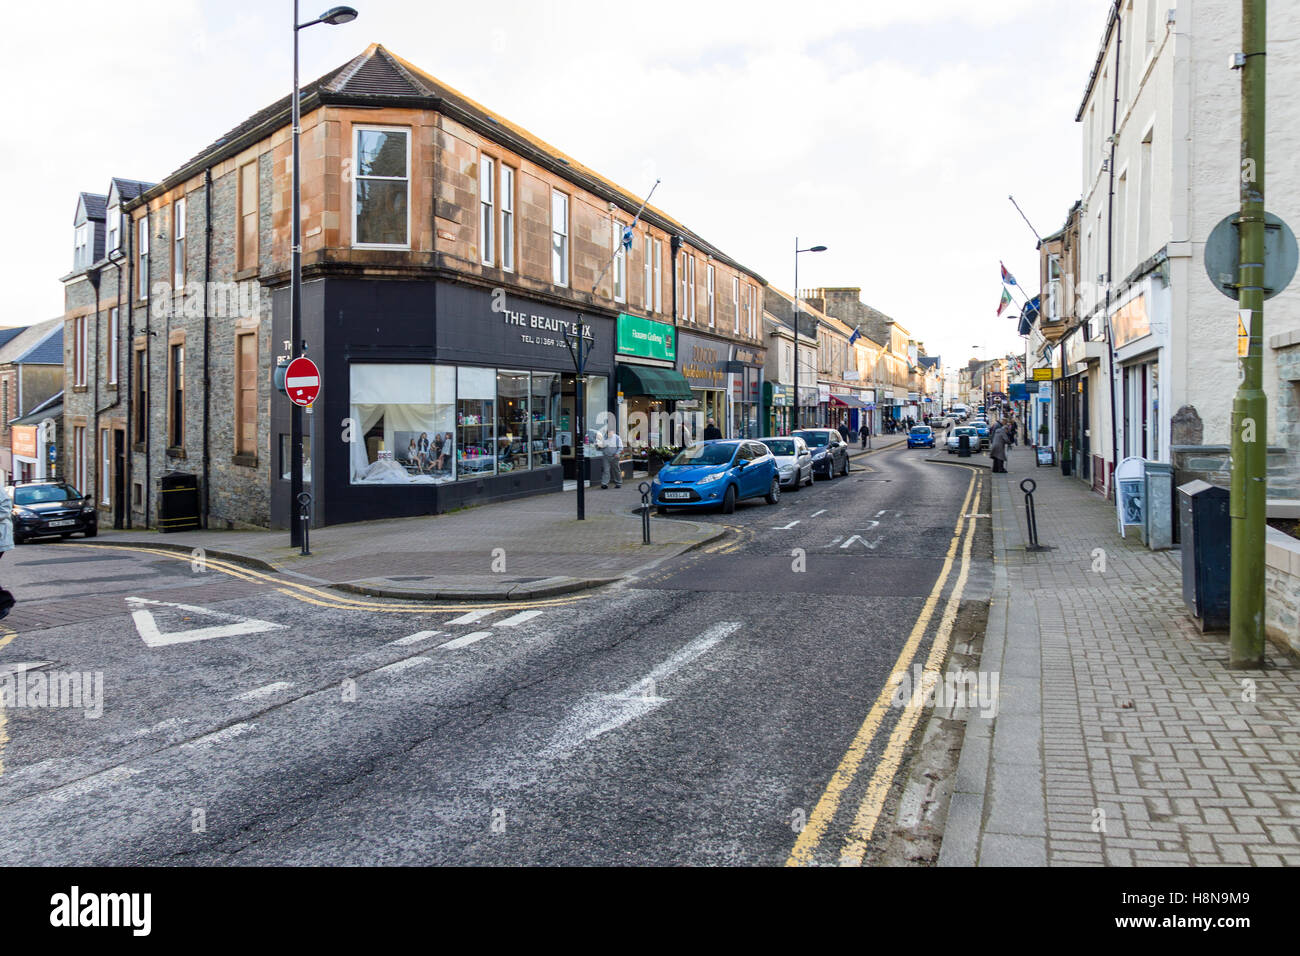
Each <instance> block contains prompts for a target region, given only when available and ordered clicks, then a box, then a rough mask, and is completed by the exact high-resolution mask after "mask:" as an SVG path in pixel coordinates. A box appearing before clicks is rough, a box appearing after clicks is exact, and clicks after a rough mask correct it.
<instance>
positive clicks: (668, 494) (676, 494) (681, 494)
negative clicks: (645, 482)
mask: <svg viewBox="0 0 1300 956" xmlns="http://www.w3.org/2000/svg"><path fill="white" fill-rule="evenodd" d="M690 496H691V493H690V492H689V491H665V492H664V493H663V494H662V495H661V497H663V498H675V499H676V498H689V497H690Z"/></svg>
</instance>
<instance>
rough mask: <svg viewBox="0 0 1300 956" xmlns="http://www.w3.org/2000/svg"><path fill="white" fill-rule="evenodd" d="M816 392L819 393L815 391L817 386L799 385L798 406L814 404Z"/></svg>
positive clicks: (815, 402)
mask: <svg viewBox="0 0 1300 956" xmlns="http://www.w3.org/2000/svg"><path fill="white" fill-rule="evenodd" d="M818 394H819V393H818V391H817V387H816V386H814V385H808V386H800V387H799V405H800V407H804V408H806V407H808V406H809V405H816V404H817V396H818Z"/></svg>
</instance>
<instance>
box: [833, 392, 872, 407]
mask: <svg viewBox="0 0 1300 956" xmlns="http://www.w3.org/2000/svg"><path fill="white" fill-rule="evenodd" d="M831 404H832V405H835V406H836V407H838V408H866V407H867V403H866V402H864V401H863V400H862V399H860V398H858V397H857V396H856V395H836V394H834V393H831Z"/></svg>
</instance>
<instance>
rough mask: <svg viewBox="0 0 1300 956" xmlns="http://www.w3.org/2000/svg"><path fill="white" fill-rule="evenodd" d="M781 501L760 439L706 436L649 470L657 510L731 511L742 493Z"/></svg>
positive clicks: (773, 470) (772, 461) (773, 463)
mask: <svg viewBox="0 0 1300 956" xmlns="http://www.w3.org/2000/svg"><path fill="white" fill-rule="evenodd" d="M760 497H766V498H767V503H768V504H770V505H774V504H776V503H777V502H778V501H780V500H781V479H780V475H779V473H778V472H777V468H776V457H775V456H774V455H773V454H772V453H771V452H770V451H769V450H768V448H767V446H766V445H764V444H763V443H762V442H758V441H749V440H738V439H731V440H728V441H706V442H701V443H699V444H698V445H691V446H690V447H689V448H684V449H682V450H681V451H680V452H678V453H677V456H676V457H675V458H673V460H672V461H670V462H669V463H668V464H666V465H664V466H663V468H661V469H660V470H659V474H657V475H655V478H654V482H653V483H652V484H651V486H650V498H651V500H652V501H653V502H654V504H655V507H656V508H658V510H659V513H660V514H667V513H668V509H669V508H670V507H671V508H721V509H722V513H723V514H731V513H732V512H733V511H735V510H736V502H737V501H741V500H743V499H745V498H760Z"/></svg>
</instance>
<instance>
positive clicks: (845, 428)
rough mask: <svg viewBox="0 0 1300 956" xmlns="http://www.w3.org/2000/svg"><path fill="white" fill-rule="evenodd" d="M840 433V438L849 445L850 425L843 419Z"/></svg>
mask: <svg viewBox="0 0 1300 956" xmlns="http://www.w3.org/2000/svg"><path fill="white" fill-rule="evenodd" d="M839 433H840V438H841V439H843V441H844V444H846V445H847V444H848V443H849V423H848V422H846V421H844V420H842V419H841V420H840V427H839Z"/></svg>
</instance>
